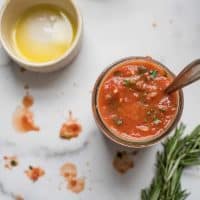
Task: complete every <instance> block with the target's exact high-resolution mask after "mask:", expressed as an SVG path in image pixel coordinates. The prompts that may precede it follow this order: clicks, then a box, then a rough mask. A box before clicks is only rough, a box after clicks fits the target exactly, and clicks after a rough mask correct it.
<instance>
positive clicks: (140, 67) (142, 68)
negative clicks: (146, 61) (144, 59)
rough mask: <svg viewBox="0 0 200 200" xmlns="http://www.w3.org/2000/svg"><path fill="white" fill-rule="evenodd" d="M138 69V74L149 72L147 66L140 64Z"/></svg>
mask: <svg viewBox="0 0 200 200" xmlns="http://www.w3.org/2000/svg"><path fill="white" fill-rule="evenodd" d="M137 70H138V74H144V73H146V72H147V68H146V67H144V66H139V67H138V68H137Z"/></svg>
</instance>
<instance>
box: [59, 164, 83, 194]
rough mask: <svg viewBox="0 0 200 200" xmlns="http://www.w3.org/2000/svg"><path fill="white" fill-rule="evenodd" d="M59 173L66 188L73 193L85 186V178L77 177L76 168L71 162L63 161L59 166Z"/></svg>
mask: <svg viewBox="0 0 200 200" xmlns="http://www.w3.org/2000/svg"><path fill="white" fill-rule="evenodd" d="M60 174H61V176H63V177H64V178H65V180H66V182H67V189H69V190H71V191H72V192H74V193H80V192H82V191H83V190H84V188H85V180H84V179H83V178H78V177H77V168H76V166H75V165H74V164H73V163H65V164H64V165H63V166H62V167H61V168H60Z"/></svg>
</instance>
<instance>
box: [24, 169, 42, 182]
mask: <svg viewBox="0 0 200 200" xmlns="http://www.w3.org/2000/svg"><path fill="white" fill-rule="evenodd" d="M25 174H26V175H27V176H28V177H29V178H30V179H31V180H32V181H33V182H35V181H37V180H38V179H39V178H40V177H42V176H44V175H45V171H44V170H43V169H42V168H40V167H33V166H29V168H28V170H26V171H25Z"/></svg>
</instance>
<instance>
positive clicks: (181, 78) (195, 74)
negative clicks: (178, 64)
mask: <svg viewBox="0 0 200 200" xmlns="http://www.w3.org/2000/svg"><path fill="white" fill-rule="evenodd" d="M199 79H200V59H197V60H194V61H193V62H192V63H190V64H189V65H187V66H186V67H185V68H184V69H183V70H182V71H181V72H180V73H179V74H178V76H177V77H176V78H175V79H174V80H173V82H172V83H171V84H170V85H169V86H168V87H167V88H166V89H165V92H166V93H168V94H170V93H172V92H175V91H176V90H179V89H181V88H183V87H185V86H187V85H189V84H191V83H193V82H195V81H197V80H199Z"/></svg>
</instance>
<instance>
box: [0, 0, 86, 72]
mask: <svg viewBox="0 0 200 200" xmlns="http://www.w3.org/2000/svg"><path fill="white" fill-rule="evenodd" d="M37 4H50V5H55V6H58V7H61V8H62V9H64V10H65V11H66V13H68V14H69V15H70V16H71V17H72V18H73V20H74V21H75V23H76V26H77V32H76V36H75V39H74V41H73V43H72V46H71V47H70V49H68V50H67V51H66V53H65V54H64V55H62V56H61V57H59V58H58V59H56V60H53V61H50V62H45V63H35V62H29V61H27V60H25V59H23V58H22V57H20V56H19V55H18V54H17V52H16V50H15V48H14V47H13V44H12V39H11V30H12V27H13V26H14V24H15V23H16V20H17V19H18V18H19V16H20V15H21V14H22V13H23V12H24V11H25V10H27V9H28V8H30V7H32V6H35V5H37ZM82 32H83V22H82V17H81V15H80V11H79V9H78V8H77V6H76V4H75V3H74V0H7V1H6V2H5V4H4V5H3V8H2V9H1V12H0V41H1V43H2V46H3V47H4V49H5V51H6V52H7V53H8V55H9V56H10V57H11V58H12V59H13V60H14V61H15V62H17V63H18V64H19V65H20V66H22V67H24V68H25V69H27V70H31V71H35V72H51V71H55V70H58V69H60V68H62V67H65V66H67V64H69V63H70V62H71V61H72V60H73V58H75V57H76V56H77V55H78V52H79V50H80V46H81V38H82Z"/></svg>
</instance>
